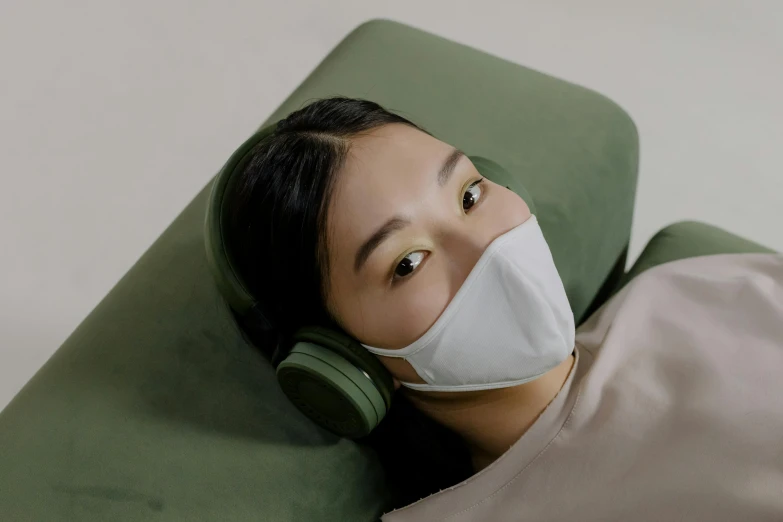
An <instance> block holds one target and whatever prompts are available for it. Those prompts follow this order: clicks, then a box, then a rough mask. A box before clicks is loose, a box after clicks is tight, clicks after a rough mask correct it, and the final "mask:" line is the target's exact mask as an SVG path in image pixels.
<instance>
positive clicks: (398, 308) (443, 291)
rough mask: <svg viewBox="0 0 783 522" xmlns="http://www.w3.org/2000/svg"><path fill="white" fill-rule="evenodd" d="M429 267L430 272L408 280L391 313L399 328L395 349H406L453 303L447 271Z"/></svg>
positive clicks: (390, 318)
mask: <svg viewBox="0 0 783 522" xmlns="http://www.w3.org/2000/svg"><path fill="white" fill-rule="evenodd" d="M428 268H430V269H431V270H428V272H429V273H428V274H421V277H420V278H418V280H411V281H409V282H408V283H405V284H406V285H407V287H406V288H405V289H404V291H401V292H399V294H398V295H397V296H395V302H394V304H393V306H392V308H393V310H392V311H391V313H389V314H388V315H387V319H388V320H389V321H390V323H391V325H392V328H393V329H394V330H396V331H397V335H394V336H393V337H394V345H395V346H394V347H395V348H404V347H405V346H408V345H409V344H411V343H413V342H414V341H416V340H417V339H419V338H420V337H421V336H422V335H424V334H425V333H426V332H427V330H429V329H430V327H431V326H432V325H433V324H434V323H435V321H437V319H438V317H440V314H441V313H443V311H444V310H445V309H446V307H447V306H448V304H449V286H448V280H447V279H446V275H447V274H445V273H444V272H443V271H442V270H432V269H433V268H435V267H428ZM425 275H426V276H428V277H425Z"/></svg>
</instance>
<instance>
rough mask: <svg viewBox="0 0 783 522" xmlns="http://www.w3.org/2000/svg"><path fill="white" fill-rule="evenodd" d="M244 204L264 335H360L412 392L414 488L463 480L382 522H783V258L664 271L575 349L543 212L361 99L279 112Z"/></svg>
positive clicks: (405, 427)
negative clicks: (308, 331)
mask: <svg viewBox="0 0 783 522" xmlns="http://www.w3.org/2000/svg"><path fill="white" fill-rule="evenodd" d="M228 197H230V198H232V199H231V200H230V201H231V204H232V206H233V210H234V211H233V215H232V218H231V227H232V232H231V237H230V242H231V245H232V246H231V248H232V251H233V252H234V255H235V257H236V261H237V264H238V268H239V271H240V273H241V274H242V276H243V278H244V279H245V282H246V284H247V285H248V287H249V288H250V290H251V291H252V292H253V293H254V294H255V295H256V296H258V297H260V298H261V299H262V300H263V306H264V315H265V316H266V317H267V319H268V320H269V321H270V322H271V323H272V324H273V325H274V326H275V328H276V331H277V333H276V335H275V338H274V341H275V342H274V343H272V342H270V341H271V340H270V339H258V340H257V341H258V344H259V345H260V346H262V347H263V346H270V345H271V344H278V343H277V340H278V339H280V340H282V343H280V344H279V345H280V346H285V339H286V338H287V337H288V336H290V335H291V334H292V333H293V332H295V331H296V330H297V329H298V328H299V327H301V326H304V325H313V324H327V325H336V326H338V327H339V328H341V329H343V330H344V331H346V332H347V333H348V334H350V335H351V336H353V337H354V338H356V339H358V340H359V341H360V342H361V343H362V344H363V345H365V346H366V347H367V349H368V350H369V351H370V352H372V353H373V354H376V356H377V357H378V358H379V359H380V360H381V362H382V363H383V364H384V365H385V366H386V368H388V370H389V371H390V372H391V373H392V375H393V376H394V379H395V387H396V388H397V389H398V390H399V391H398V393H397V395H398V397H397V398H396V402H395V405H394V406H393V407H392V408H391V411H390V415H389V416H388V417H387V419H386V420H384V422H383V423H382V424H381V426H380V427H379V429H378V430H376V433H374V434H373V436H372V438H371V442H372V443H374V444H375V446H376V447H377V448H378V451H379V452H380V454H381V457H382V459H383V460H384V462H385V464H386V465H387V467H388V468H389V473H390V475H391V477H392V478H393V479H394V481H395V483H396V484H397V485H398V487H400V489H401V491H402V493H403V498H404V499H405V500H406V501H416V500H418V499H419V498H421V497H423V496H426V495H428V494H430V493H435V492H437V491H438V490H439V489H442V488H444V487H448V488H449V489H448V490H446V491H442V492H440V493H437V494H435V495H433V496H431V497H429V498H427V499H424V500H422V501H419V502H417V503H415V504H413V505H412V506H409V507H407V508H403V509H401V510H398V511H395V512H393V513H391V514H388V515H386V517H385V518H384V520H392V521H396V520H401V521H402V520H404V521H408V520H410V521H412V520H441V519H448V520H520V519H531V520H562V519H565V518H566V517H578V518H579V519H580V520H627V519H631V520H669V519H682V517H685V518H687V519H688V520H735V519H736V518H738V517H743V518H745V519H751V520H781V519H783V495H781V493H783V400H781V396H782V395H783V394H781V392H783V380H781V379H779V378H778V372H779V371H780V369H783V346H782V345H783V326H781V325H782V324H783V321H781V320H782V319H783V262H781V259H780V257H778V256H774V255H767V256H764V255H756V256H753V255H748V256H715V257H713V258H703V259H697V260H688V261H681V262H677V263H671V264H669V265H665V266H663V267H660V268H658V269H654V270H651V271H650V272H648V273H647V274H645V275H643V276H640V277H639V278H637V280H636V281H635V282H634V283H632V284H631V285H629V286H628V287H626V289H624V290H623V291H622V292H621V293H620V294H618V295H617V296H615V298H613V299H612V300H611V301H610V302H609V303H608V304H607V305H605V306H604V307H603V308H602V309H601V310H600V311H599V312H598V313H596V314H595V315H594V316H593V317H592V318H591V319H590V321H588V323H587V324H586V325H583V326H582V327H581V328H580V332H579V335H578V336H577V337H576V340H575V339H574V335H575V332H574V325H573V318H572V317H571V314H570V309H569V308H568V303H567V300H566V298H565V292H564V290H563V287H562V283H561V282H560V279H559V277H558V276H557V272H556V270H555V268H554V264H553V262H552V259H551V255H550V254H549V251H548V248H547V246H546V242H545V241H544V240H543V236H542V235H541V233H540V229H539V228H538V225H537V221H536V218H535V216H531V212H530V209H529V208H528V206H527V205H526V204H525V202H524V201H523V200H522V199H521V198H519V197H518V196H517V195H515V194H514V193H513V192H511V191H510V190H507V189H505V188H504V187H501V186H498V185H495V184H493V183H492V182H491V181H489V180H486V179H483V178H482V177H481V175H480V174H479V173H478V171H477V170H476V169H475V168H474V166H473V165H472V164H471V162H470V161H469V160H468V158H466V157H465V156H464V154H462V153H461V152H460V151H458V150H456V149H454V148H453V147H451V146H450V145H448V144H446V143H443V142H441V141H439V140H437V139H436V138H434V137H433V136H431V135H429V134H427V133H426V132H424V131H422V130H421V129H419V128H418V127H417V126H416V125H415V124H413V123H411V122H410V121H408V120H405V119H404V118H401V117H400V116H397V115H394V114H391V113H389V112H387V111H385V110H384V109H383V108H382V107H380V106H378V105H376V104H374V103H371V102H367V101H362V100H352V99H345V98H333V99H327V100H320V101H316V102H314V103H312V104H311V105H309V106H307V107H305V108H304V109H301V110H299V111H297V112H295V113H293V114H291V115H290V116H288V117H287V118H286V119H285V120H283V121H281V122H280V123H279V124H278V126H277V129H276V130H275V132H274V133H273V134H272V136H271V137H269V138H268V139H265V140H264V141H262V142H261V143H260V144H259V145H258V146H257V147H256V149H255V150H254V151H253V159H252V160H251V161H250V162H249V163H248V166H247V167H246V169H245V171H244V172H243V173H242V175H241V176H240V182H239V183H237V188H236V190H235V191H234V192H233V193H231V194H228ZM520 310H524V314H523V313H521V312H520ZM251 330H252V325H251ZM414 411H415V412H418V415H412V414H411V413H412V412H414ZM425 431H426V432H427V434H426V435H425V434H424V432H425ZM437 441H444V443H443V444H439V443H438V442H437ZM471 475H472V476H471ZM468 476H470V478H468ZM464 479H467V480H464ZM461 480H464V482H462V483H460V484H459V485H457V486H454V485H455V484H456V483H458V482H460V481H461ZM452 486H454V487H452Z"/></svg>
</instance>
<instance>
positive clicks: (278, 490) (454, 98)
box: [0, 21, 637, 522]
mask: <svg viewBox="0 0 783 522" xmlns="http://www.w3.org/2000/svg"><path fill="white" fill-rule="evenodd" d="M333 94H342V95H347V96H360V97H366V98H370V99H373V100H375V101H378V102H380V103H382V104H384V105H386V106H388V107H390V108H392V109H397V110H400V111H402V112H403V113H404V114H406V115H407V116H409V117H411V118H413V119H414V120H416V121H417V122H418V123H420V124H422V125H424V126H425V127H426V128H427V129H429V130H430V131H431V132H433V133H435V134H436V135H438V136H440V137H441V138H442V139H444V140H446V141H449V142H451V143H453V144H455V145H457V146H459V147H461V148H462V149H463V150H465V151H466V152H468V153H469V154H475V155H480V156H484V157H486V158H490V159H492V160H495V161H497V162H498V163H500V164H501V165H503V166H504V167H505V168H507V169H509V170H511V171H512V172H514V173H516V174H517V175H518V176H519V178H520V180H521V181H522V183H523V184H524V185H525V186H526V187H527V189H528V190H529V192H530V194H531V195H532V197H533V198H534V199H535V203H536V206H537V207H538V210H539V218H540V221H541V224H542V228H543V229H544V232H545V234H546V236H547V238H548V240H549V242H550V244H551V246H552V251H553V253H554V257H555V260H556V262H557V265H558V268H559V269H560V272H561V274H562V276H563V279H564V280H565V283H566V287H567V289H568V293H569V297H570V298H571V303H572V305H573V308H574V311H575V313H576V315H577V316H580V315H581V314H582V313H583V311H584V310H585V309H586V307H587V305H588V303H589V302H590V301H591V300H592V298H593V297H594V296H595V294H596V292H597V290H598V288H599V286H600V285H601V284H602V281H603V280H604V279H605V278H606V277H607V275H608V274H609V271H610V270H611V268H612V266H613V264H614V263H615V261H616V260H617V259H618V257H620V256H621V255H622V252H623V249H624V248H625V245H626V244H627V242H628V236H629V233H630V224H631V213H632V209H633V195H634V189H635V183H636V164H637V146H636V145H637V142H636V139H637V138H636V132H635V129H634V126H633V124H632V123H631V121H630V120H629V118H628V117H627V116H626V115H625V113H624V112H623V111H622V110H620V109H619V108H618V107H617V106H615V105H614V104H613V103H611V102H610V101H608V100H607V99H606V98H603V97H602V96H600V95H597V94H595V93H593V92H591V91H589V90H586V89H583V88H581V87H577V86H574V85H571V84H568V83H566V82H562V81H559V80H556V79H554V78H551V77H549V76H545V75H543V74H539V73H536V72H534V71H531V70H529V69H525V68H523V67H520V66H517V65H515V64H512V63H509V62H506V61H503V60H501V59H498V58H494V57H492V56H489V55H487V54H485V53H482V52H479V51H476V50H473V49H470V48H468V47H465V46H462V45H459V44H456V43H454V42H450V41H448V40H444V39H442V38H439V37H436V36H433V35H431V34H427V33H425V32H422V31H418V30H416V29H412V28H410V27H406V26H403V25H400V24H396V23H392V22H387V21H375V22H371V23H368V24H365V25H362V26H360V27H359V28H358V29H356V30H355V31H354V32H352V33H351V34H350V35H349V36H348V37H347V38H346V39H345V40H344V41H343V42H342V43H341V44H340V45H339V46H338V47H337V48H336V49H334V50H333V51H332V53H331V54H330V55H329V56H328V57H327V58H326V59H325V60H324V62H323V63H322V64H321V65H320V66H319V67H318V68H317V69H316V70H315V71H314V72H313V73H312V74H311V75H310V76H309V77H308V78H307V79H306V80H305V81H304V83H303V84H302V85H301V87H299V88H298V89H297V90H296V91H295V92H294V93H293V94H292V95H291V97H290V98H289V99H288V100H286V101H285V103H283V105H282V106H281V107H280V109H278V110H277V111H276V112H275V114H274V115H273V116H272V117H270V118H269V120H268V121H269V122H271V121H274V120H276V119H279V118H280V117H282V116H284V115H285V114H287V113H288V112H289V111H291V110H293V109H295V108H298V107H300V106H302V105H303V104H304V103H305V102H306V101H307V100H309V99H312V98H316V97H322V96H327V95H333ZM248 110H252V108H249V109H248ZM238 145H239V143H238V144H237V146H238ZM207 195H208V194H207V191H206V190H204V191H202V192H201V193H200V194H199V195H198V196H197V197H196V198H195V200H194V201H193V202H192V203H191V204H190V205H189V206H188V207H187V208H186V209H185V210H184V211H183V213H182V214H181V215H180V216H179V217H178V218H177V219H176V220H175V221H174V222H173V223H172V225H171V226H170V227H169V228H168V229H167V230H166V231H165V232H164V233H163V235H162V236H161V237H160V238H159V239H158V240H157V241H156V242H155V244H154V245H153V246H152V247H151V248H150V249H149V250H148V251H147V252H146V253H145V254H144V255H143V256H142V257H141V259H140V260H139V261H138V262H137V263H136V265H135V266H134V267H133V268H132V269H131V270H130V271H129V272H128V274H127V275H126V276H125V277H124V278H123V279H122V280H121V281H120V282H119V283H118V284H117V285H116V287H115V288H114V289H113V290H112V291H111V292H110V293H109V295H107V297H106V298H105V299H104V300H103V301H102V302H101V303H100V304H99V305H98V306H97V307H96V308H95V310H94V311H93V312H92V313H91V314H90V315H89V316H88V317H87V318H86V319H85V321H84V322H83V323H82V324H81V325H80V326H79V327H78V328H77V330H76V331H75V332H74V333H73V334H72V335H71V337H70V338H69V339H68V340H67V341H66V342H65V344H64V345H63V346H62V347H61V348H60V349H59V350H58V351H57V353H56V354H55V355H54V356H53V357H52V358H51V360H49V361H48V362H47V363H46V365H45V366H44V367H43V368H42V369H41V370H40V371H39V372H38V373H37V374H36V376H35V377H34V378H33V379H32V380H31V381H30V382H29V383H28V385H27V386H26V387H25V388H24V389H23V390H22V391H21V392H20V394H19V395H18V396H17V397H16V398H15V399H14V400H13V401H12V402H11V404H10V405H9V406H8V407H7V408H6V409H5V410H4V411H3V412H2V413H1V414H0V513H1V514H2V518H3V520H14V521H16V520H20V521H21V520H36V521H38V520H68V521H70V520H79V521H101V522H104V521H108V520H111V521H123V520H172V521H173V520H188V521H196V520H270V521H271V520H274V521H289V520H319V521H330V520H334V521H345V520H351V521H361V520H373V519H375V517H377V515H378V514H379V513H380V512H381V511H382V510H383V509H384V508H385V506H387V505H388V501H389V498H388V493H387V491H388V487H387V486H388V485H387V484H386V483H385V481H384V478H383V476H382V473H381V469H380V467H379V464H378V462H377V461H376V459H375V458H374V456H373V455H372V454H370V453H369V452H368V451H367V450H365V449H363V448H361V447H360V446H358V445H357V444H355V443H353V442H350V441H348V440H339V439H337V438H336V437H334V436H332V435H330V434H329V433H327V432H325V431H324V430H322V429H320V428H318V427H316V426H315V425H314V424H312V423H311V422H310V421H308V420H307V419H306V418H305V417H304V416H303V415H302V414H300V413H299V412H298V411H297V410H296V409H295V408H294V407H293V406H292V405H291V404H289V402H288V401H287V400H286V398H285V397H284V396H283V394H282V392H281V391H280V389H279V387H278V385H277V382H276V380H275V376H274V371H273V369H272V368H271V367H270V366H269V364H268V363H267V362H266V361H265V360H264V359H263V358H262V357H261V356H260V355H259V354H258V353H257V351H256V350H254V349H253V348H252V347H250V346H249V345H248V344H247V343H246V342H245V340H244V339H243V337H242V336H241V335H240V333H239V331H238V330H237V327H236V326H235V324H234V322H233V320H232V318H231V316H230V314H229V312H228V310H227V307H226V306H225V303H224V302H223V301H222V299H221V298H220V296H219V295H218V292H217V289H216V286H215V284H214V282H213V280H212V277H211V275H210V273H209V271H208V268H207V264H206V259H205V253H204V252H205V249H204V239H203V220H204V209H205V205H206V201H207Z"/></svg>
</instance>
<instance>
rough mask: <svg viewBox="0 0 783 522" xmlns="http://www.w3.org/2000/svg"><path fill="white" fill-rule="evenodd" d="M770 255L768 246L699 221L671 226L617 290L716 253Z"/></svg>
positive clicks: (656, 236) (661, 233) (662, 232)
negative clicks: (659, 269)
mask: <svg viewBox="0 0 783 522" xmlns="http://www.w3.org/2000/svg"><path fill="white" fill-rule="evenodd" d="M771 252H773V251H772V250H770V249H769V248H767V247H765V246H762V245H759V244H758V243H754V242H753V241H749V240H747V239H745V238H742V237H739V236H737V235H734V234H732V233H731V232H727V231H725V230H723V229H720V228H718V227H714V226H712V225H707V224H705V223H699V222H696V221H683V222H680V223H675V224H673V225H669V226H668V227H666V228H664V229H663V230H661V231H660V232H658V233H657V234H655V236H653V238H652V239H651V240H650V241H649V243H647V246H646V247H645V248H644V250H643V251H642V253H641V254H640V255H639V258H638V259H637V260H636V262H635V263H634V265H633V266H632V267H631V269H630V270H629V271H628V273H627V274H626V275H625V276H624V278H623V281H622V283H621V284H620V286H619V287H618V288H617V290H619V289H620V288H621V287H622V286H624V285H625V284H626V283H627V282H628V281H630V280H631V279H633V278H634V277H636V276H637V275H639V274H641V273H642V272H644V271H645V270H648V269H650V268H652V267H654V266H657V265H661V264H663V263H668V262H669V261H676V260H678V259H685V258H689V257H698V256H709V255H716V254H754V253H756V254H757V253H771Z"/></svg>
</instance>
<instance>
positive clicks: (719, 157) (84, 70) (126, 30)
mask: <svg viewBox="0 0 783 522" xmlns="http://www.w3.org/2000/svg"><path fill="white" fill-rule="evenodd" d="M374 17H387V18H394V19H397V20H400V21H403V22H407V23H410V24H412V25H415V26H417V27H421V28H424V29H427V30H430V31H432V32H435V33H438V34H441V35H444V36H446V37H449V38H452V39H455V40H458V41H461V42H464V43H467V44H470V45H473V46H475V47H479V48H482V49H484V50H486V51H489V52H491V53H494V54H497V55H500V56H502V57H504V58H507V59H510V60H513V61H516V62H518V63H522V64H525V65H528V66H531V67H534V68H537V69H539V70H542V71H545V72H548V73H552V74H555V75H557V76H560V77H563V78H565V79H568V80H571V81H575V82H578V83H581V84H584V85H586V86H589V87H592V88H594V89H597V90H599V91H601V92H603V93H605V94H607V95H609V96H610V97H611V98H613V99H615V100H616V101H617V102H619V103H620V104H621V105H622V106H624V107H625V108H626V109H627V110H628V111H629V112H630V113H631V115H632V116H633V117H634V119H635V120H636V122H637V124H638V126H639V129H640V133H641V139H642V160H641V162H642V163H641V173H640V182H639V194H638V201H637V211H636V217H635V223H634V231H633V234H634V235H633V240H632V252H631V254H632V255H633V256H635V255H636V254H638V252H639V251H640V249H641V247H642V246H643V245H644V243H645V242H646V241H647V239H649V238H650V236H651V235H652V234H653V233H654V232H655V231H656V230H658V229H659V228H661V227H662V226H664V225H666V224H668V223H671V222H673V221H676V220H681V219H700V220H704V221H708V222H711V223H714V224H717V225H720V226H723V227H725V228H727V229H729V230H731V231H734V232H737V233H739V234H742V235H745V236H747V237H749V238H751V239H755V240H758V241H761V242H764V243H766V244H767V245H770V246H772V247H775V248H778V249H783V233H782V232H781V230H780V225H781V222H783V219H781V218H782V217H783V159H781V149H783V101H782V100H781V98H782V97H783V95H782V94H781V93H783V2H780V1H779V0H766V1H761V0H759V1H740V0H735V1H734V2H730V1H727V0H721V1H718V0H713V1H696V0H658V1H656V2H649V1H627V0H625V1H623V0H593V1H592V2H584V1H580V0H559V1H552V0H550V1H540V2H531V1H527V2H525V1H517V2H509V1H508V0H482V1H475V0H473V1H470V2H454V1H446V0H438V1H424V0H397V1H395V2H387V1H383V2H380V1H368V0H331V1H330V2H318V1H303V0H289V1H274V2H269V1H267V2H264V1H258V0H256V1H242V2H239V1H220V2H218V1H213V2H204V1H194V0H189V1H184V0H168V1H166V2H158V1H154V0H135V1H133V2H118V1H115V2H109V1H106V0H101V1H86V0H71V1H69V2H62V1H61V2H55V1H53V0H50V1H47V2H40V1H39V2H31V1H28V0H3V1H2V3H0V176H2V188H1V189H0V245H2V246H1V247H0V408H2V407H4V406H5V405H6V404H7V402H8V401H10V399H11V398H12V397H13V395H14V394H15V393H16V392H17V391H18V390H19V389H20V388H21V386H22V385H23V384H24V383H25V382H26V381H27V380H28V379H29V378H30V377H31V376H32V375H33V373H34V372H35V371H36V370H37V369H38V368H39V367H40V366H41V365H42V364H43V363H44V362H45V361H46V359H47V358H48V357H49V356H50V355H51V354H52V353H53V352H54V350H55V349H56V348H57V347H58V346H59V344H60V343H61V342H62V341H63V340H64V339H65V338H66V337H67V336H68V334H69V333H70V332H71V331H72V330H73V329H74V328H75V327H76V325H77V324H78V323H79V322H80V321H81V319H82V318H83V317H84V316H85V315H86V314H87V313H88V312H89V311H90V310H91V309H92V307H93V306H94V305H95V304H96V303H97V302H98V301H99V300H100V299H101V298H102V297H103V296H104V294H105V293H106V292H107V291H108V290H109V289H110V288H111V287H112V286H113V285H114V283H115V282H116V281H117V280H118V279H119V278H120V277H121V276H122V275H123V274H124V273H125V271H126V270H127V269H128V268H129V267H130V266H131V265H132V264H133V262H134V261H135V260H136V259H137V258H138V256H139V255H141V253H142V252H143V251H144V250H145V249H146V248H147V247H148V246H149V245H150V244H151V243H152V241H154V239H155V238H156V237H157V236H158V234H159V233H160V232H161V231H162V230H163V229H164V228H165V227H166V226H167V225H168V223H169V222H170V221H171V220H172V219H173V218H174V217H175V216H176V215H177V213H178V212H179V211H180V210H181V209H182V207H183V206H184V205H185V204H186V203H187V202H188V201H189V200H190V199H191V197H192V196H193V195H194V194H195V193H196V192H197V191H198V190H199V189H200V188H201V187H202V186H203V185H204V184H205V183H206V182H207V180H208V179H209V178H210V177H211V176H212V175H213V173H214V172H215V171H216V170H217V169H218V168H219V167H220V166H221V165H222V163H223V162H224V160H225V159H226V158H227V157H228V155H229V154H230V153H231V152H232V151H233V148H234V147H235V146H237V145H238V144H239V143H240V142H241V141H242V140H243V139H244V138H245V137H246V136H247V135H248V134H249V133H250V132H251V131H252V130H253V129H254V128H255V127H256V125H258V124H259V123H260V122H261V121H262V120H263V119H265V118H266V116H267V115H268V114H269V113H270V112H271V111H272V110H273V109H274V108H275V107H276V106H277V105H278V104H279V103H280V102H281V101H282V100H283V99H284V98H285V96H286V95H287V94H288V93H289V92H290V91H291V90H293V89H294V88H295V87H296V86H297V84H298V83H299V82H300V81H301V80H302V79H303V78H304V77H305V76H306V75H307V74H308V73H309V71H310V70H311V69H312V68H313V67H314V66H315V65H316V64H317V63H318V62H319V61H320V60H321V59H322V58H323V57H324V56H325V55H326V54H327V53H328V51H329V50H330V49H331V47H333V46H334V45H335V44H336V43H337V42H338V41H339V40H340V38H341V37H342V36H344V35H345V34H346V33H348V32H349V31H350V30H351V29H353V28H354V27H355V26H356V25H357V24H359V23H360V22H362V21H364V20H367V19H369V18H374ZM248 107H252V109H248Z"/></svg>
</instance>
